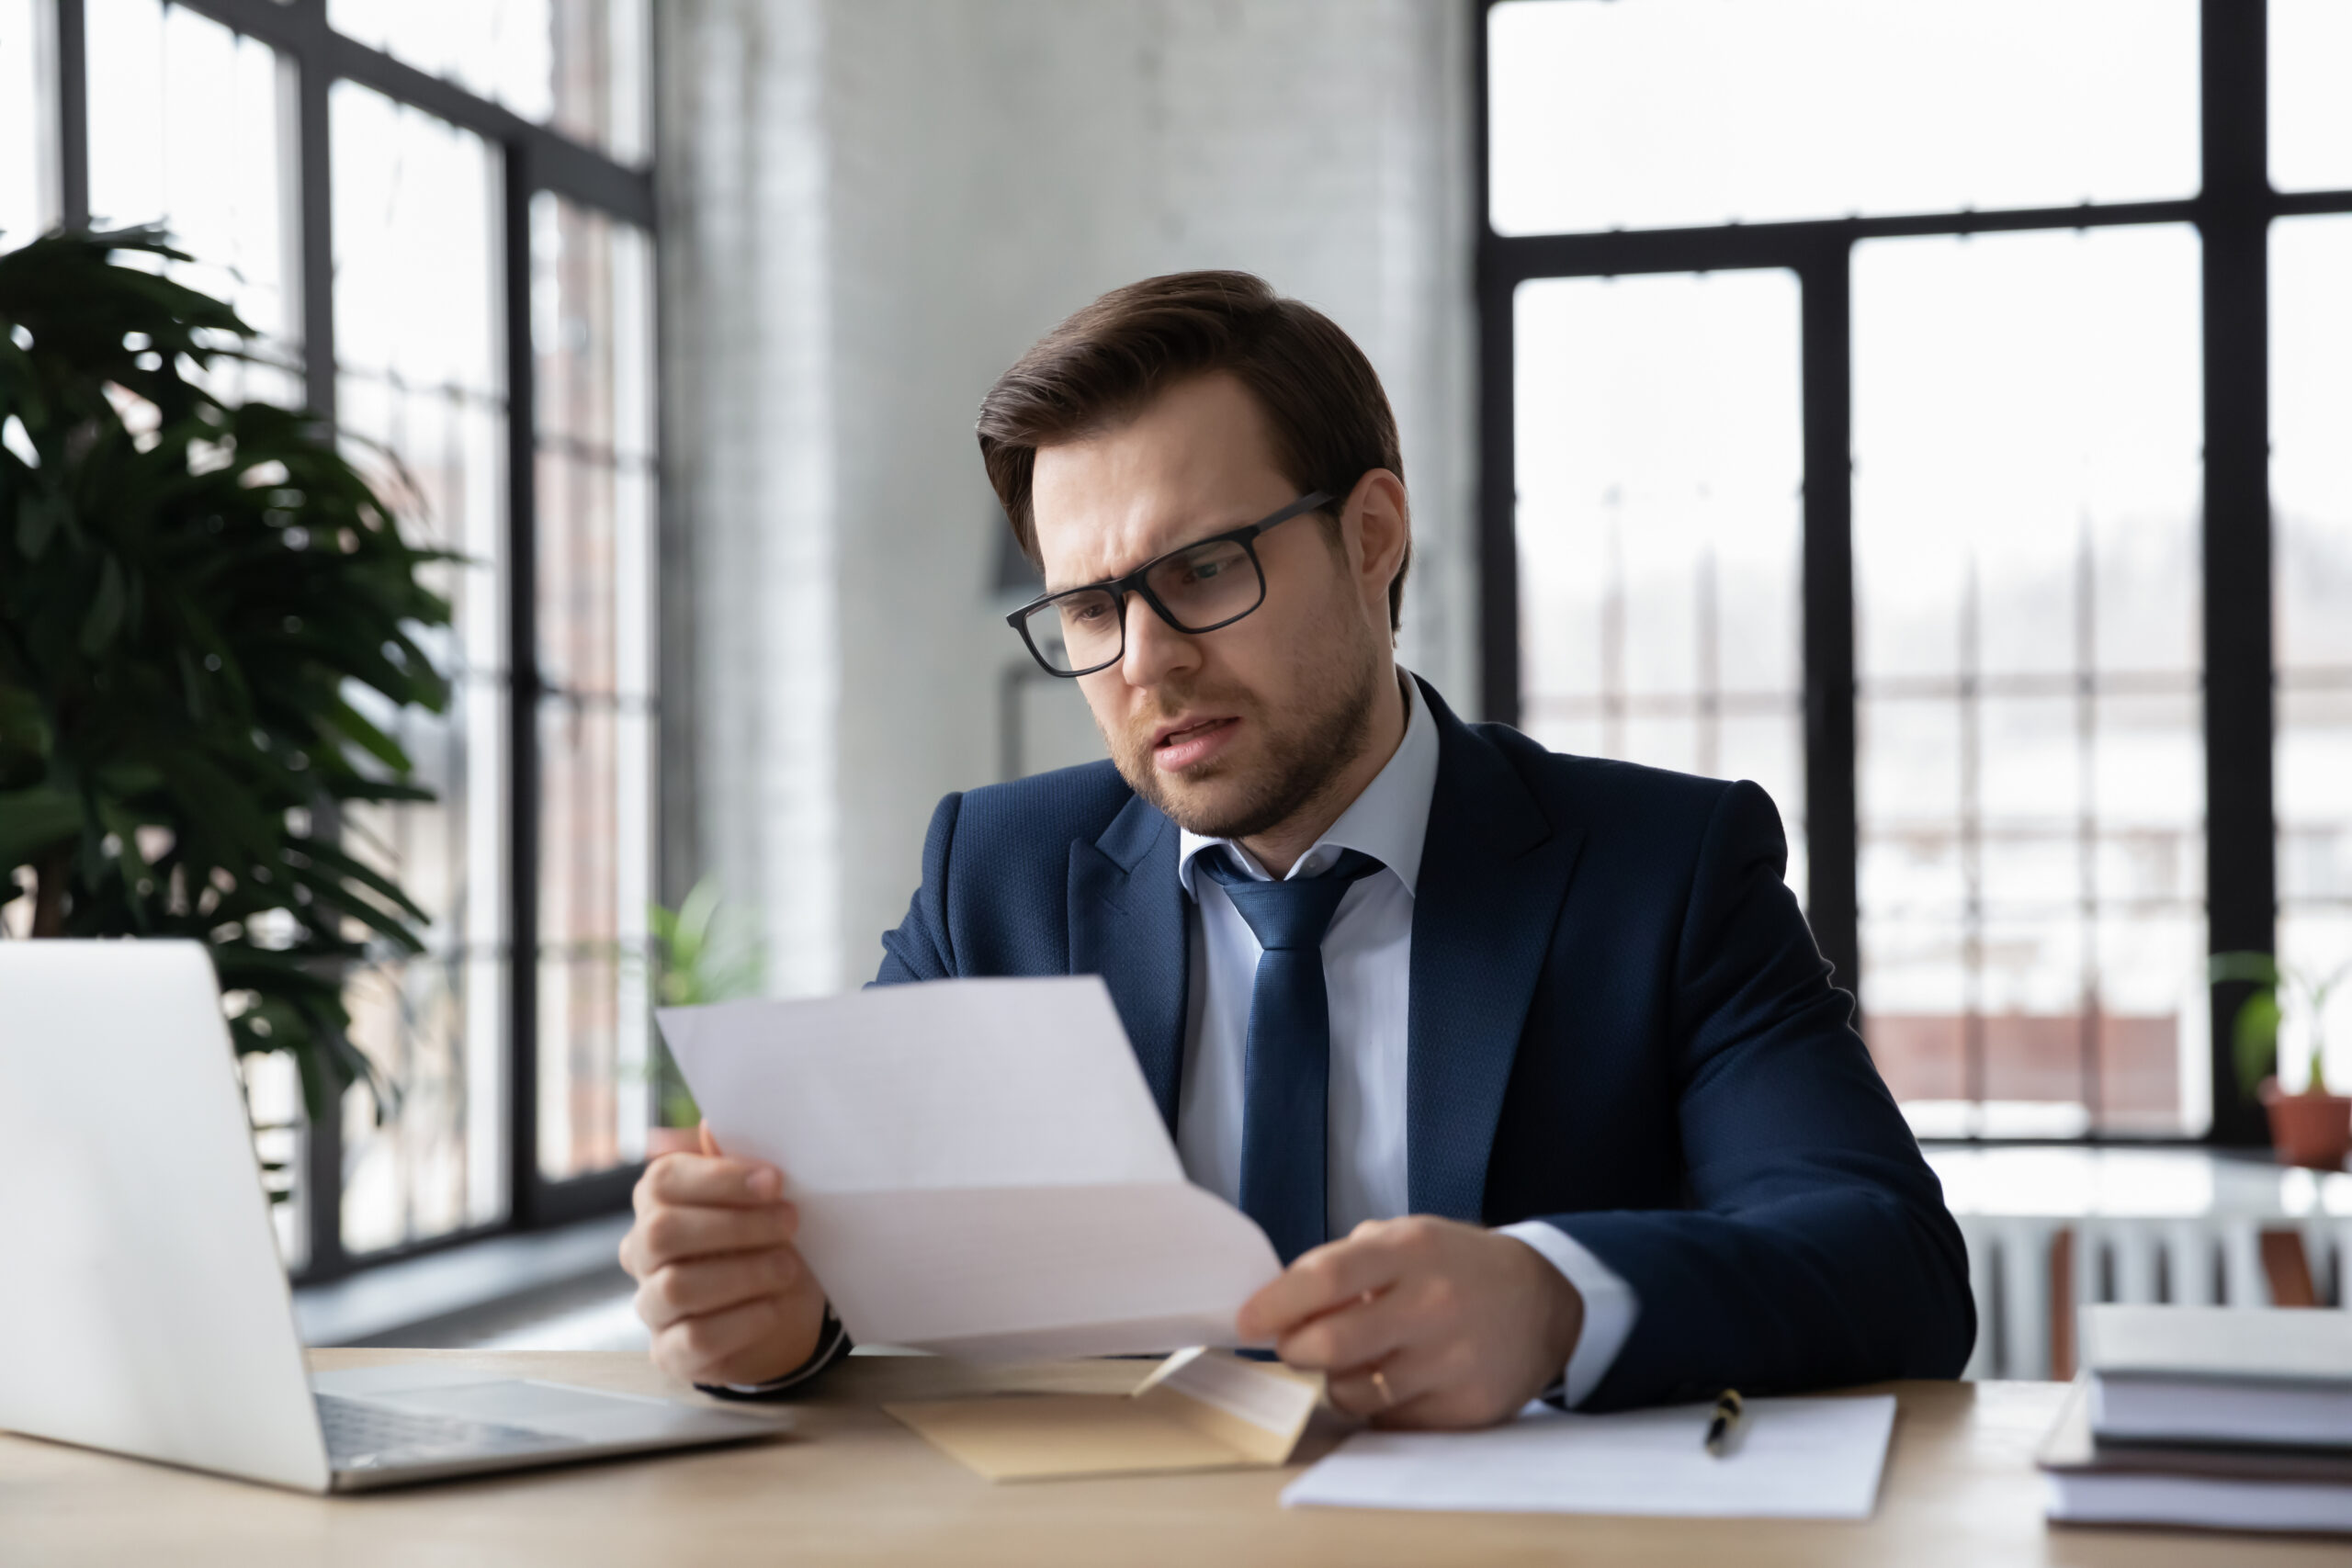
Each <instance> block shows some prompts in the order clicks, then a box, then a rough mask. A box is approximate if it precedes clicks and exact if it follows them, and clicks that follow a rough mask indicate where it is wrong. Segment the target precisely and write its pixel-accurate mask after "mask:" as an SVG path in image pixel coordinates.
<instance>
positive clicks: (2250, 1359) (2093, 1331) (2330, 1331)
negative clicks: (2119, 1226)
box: [2082, 1306, 2352, 1448]
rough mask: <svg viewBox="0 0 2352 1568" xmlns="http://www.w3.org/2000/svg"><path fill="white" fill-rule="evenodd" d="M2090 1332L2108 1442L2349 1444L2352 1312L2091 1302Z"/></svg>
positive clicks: (2093, 1400)
mask: <svg viewBox="0 0 2352 1568" xmlns="http://www.w3.org/2000/svg"><path fill="white" fill-rule="evenodd" d="M2082 1326H2083V1367H2084V1369H2085V1370H2086V1371H2088V1372H2089V1373H2090V1427H2091V1430H2092V1431H2093V1432H2094V1433H2096V1434H2097V1435H2098V1437H2099V1438H2104V1439H2109V1440H2120V1441H2129V1442H2192V1443H2195V1442H2202V1443H2256V1444H2265V1443H2267V1444H2277V1445H2281V1446H2287V1447H2301V1448H2352V1313H2345V1312H2329V1311H2324V1310H2314V1309H2310V1308H2303V1309H2282V1308H2270V1309H2264V1308H2250V1307H2187V1306H2176V1307H2167V1306H2086V1307H2085V1308H2084V1309H2083V1313H2082Z"/></svg>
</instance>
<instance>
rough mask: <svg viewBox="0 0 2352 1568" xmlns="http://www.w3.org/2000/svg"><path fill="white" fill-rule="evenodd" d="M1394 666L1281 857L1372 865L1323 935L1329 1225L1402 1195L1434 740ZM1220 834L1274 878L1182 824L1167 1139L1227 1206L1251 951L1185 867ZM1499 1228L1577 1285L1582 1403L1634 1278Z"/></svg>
mask: <svg viewBox="0 0 2352 1568" xmlns="http://www.w3.org/2000/svg"><path fill="white" fill-rule="evenodd" d="M1399 679H1400V682H1401V684H1402V685H1403V687H1404V691H1405V708H1406V717H1405V738H1404V739H1403V740H1402V741H1401V742H1400V743H1399V744H1398V746H1397V754H1396V755H1395V756H1393V757H1391V758H1389V759H1388V764H1387V766H1385V767H1384V768H1382V769H1381V770H1380V773H1379V775H1378V776H1377V777H1375V778H1374V780H1373V781H1372V783H1370V784H1366V785H1365V786H1364V790H1363V794H1362V795H1358V796H1356V798H1355V800H1354V801H1353V803H1351V805H1350V806H1349V807H1348V808H1347V810H1346V811H1344V812H1342V813H1341V814H1340V819H1339V820H1338V821H1336V822H1334V823H1332V824H1331V827H1330V829H1329V831H1327V832H1326V833H1325V834H1324V835H1323V836H1322V837H1321V838H1320V839H1317V840H1316V841H1315V843H1314V845H1313V846H1312V847H1311V848H1309V849H1308V850H1307V852H1306V853H1305V854H1303V855H1301V856H1300V857H1299V858H1298V863H1296V864H1295V865H1294V866H1292V867H1291V870H1290V874H1291V875H1293V876H1313V875H1316V874H1318V873H1320V872H1321V871H1322V870H1323V869H1324V868H1325V867H1327V866H1329V864H1330V863H1332V862H1333V861H1335V860H1337V859H1338V858H1339V855H1340V851H1342V850H1355V851H1358V852H1362V853H1363V854H1367V855H1370V856H1372V857H1373V858H1374V859H1375V860H1377V861H1379V862H1380V863H1381V865H1382V867H1383V868H1384V869H1382V870H1380V871H1377V872H1374V874H1371V875H1370V876H1366V877H1364V878H1363V879H1361V880H1360V881H1358V882H1356V883H1355V884H1354V885H1353V886H1351V887H1350V888H1349V889H1348V891H1347V893H1346V894H1345V895H1344V896H1343V897H1341V898H1340V907H1339V909H1338V910H1337V912H1335V913H1334V914H1333V915H1332V917H1331V925H1330V929H1329V931H1326V932H1325V933H1324V937H1323V984H1324V987H1325V989H1326V993H1327V994H1328V996H1329V1005H1330V1017H1331V1070H1330V1099H1329V1110H1328V1112H1327V1115H1328V1117H1329V1121H1328V1122H1327V1124H1326V1135H1325V1139H1324V1148H1325V1150H1326V1157H1327V1158H1328V1159H1329V1170H1328V1171H1327V1172H1326V1175H1325V1186H1324V1191H1325V1194H1326V1202H1327V1204H1328V1206H1329V1226H1330V1232H1329V1234H1330V1235H1333V1236H1335V1237H1336V1236H1343V1235H1347V1234H1348V1232H1349V1231H1350V1230H1351V1229H1353V1228H1354V1227H1355V1225H1356V1224H1358V1223H1359V1222H1361V1221H1363V1220H1386V1219H1395V1218H1397V1216H1399V1215H1401V1214H1404V1213H1408V1212H1409V1208H1410V1197H1409V1194H1410V1191H1411V1189H1410V1188H1409V1187H1408V1184H1407V1176H1406V1168H1405V1163H1406V1140H1405V1080H1406V1019H1407V1017H1408V1013H1407V1010H1406V1003H1407V1001H1408V997H1409V990H1410V986H1411V974H1412V964H1411V959H1412V951H1413V890H1414V887H1415V886H1416V885H1417V884H1418V883H1419V879H1420V870H1421V842H1422V840H1423V839H1424V838H1425V837H1426V836H1427V834H1428V831H1429V821H1430V796H1431V795H1432V794H1433V793H1434V792H1435V790H1436V788H1437V764H1438V738H1437V725H1436V724H1435V722H1434V721H1432V720H1431V719H1430V716H1429V715H1428V713H1427V712H1426V711H1425V706H1426V705H1424V704H1423V703H1421V702H1420V701H1419V696H1418V694H1417V693H1416V692H1415V690H1414V687H1413V682H1412V679H1411V677H1409V676H1407V675H1403V674H1402V673H1401V672H1400V676H1399ZM1219 845H1223V846H1224V847H1225V848H1227V850H1229V851H1231V852H1232V854H1233V857H1234V859H1235V860H1236V862H1238V863H1239V864H1240V865H1241V866H1242V868H1243V869H1244V870H1246V871H1247V872H1248V873H1249V874H1250V875H1251V876H1253V877H1256V878H1258V879H1259V880H1261V881H1269V880H1272V879H1271V878H1270V877H1269V876H1268V874H1267V873H1266V870H1265V868H1264V867H1263V866H1261V865H1260V864H1259V863H1258V862H1257V859H1256V858H1255V857H1254V856H1252V855H1251V854H1250V852H1249V851H1247V850H1245V849H1243V848H1242V847H1241V846H1240V845H1239V844H1237V843H1234V842H1232V841H1231V840H1225V839H1204V838H1201V837H1199V836H1198V835H1196V834H1193V833H1189V832H1182V831H1181V830H1180V832H1179V836H1178V840H1177V862H1176V875H1177V879H1178V880H1179V881H1180V882H1181V883H1182V885H1183V887H1184V891H1185V893H1186V894H1187V895H1188V896H1189V897H1190V899H1191V901H1192V907H1191V911H1190V913H1189V915H1188V917H1187V919H1186V924H1187V926H1188V927H1189V928H1190V941H1191V942H1192V964H1191V966H1190V971H1191V994H1190V996H1189V997H1188V998H1187V1003H1186V1009H1185V1022H1184V1079H1183V1089H1182V1098H1181V1099H1180V1100H1179V1101H1178V1107H1177V1113H1176V1145H1177V1148H1178V1150H1179V1151H1180V1152H1181V1153H1182V1156H1183V1160H1184V1174H1185V1175H1186V1176H1188V1177H1190V1178H1191V1179H1193V1181H1194V1182H1195V1183H1197V1184H1198V1185H1200V1186H1202V1187H1205V1188H1207V1189H1208V1190H1210V1191H1212V1192H1215V1193H1216V1194H1217V1195H1219V1196H1220V1197H1222V1198H1224V1199H1225V1200H1226V1201H1228V1202H1231V1203H1235V1204H1237V1205H1238V1203H1239V1202H1240V1201H1241V1125H1242V1116H1241V1100H1242V1082H1243V1078H1242V1060H1243V1055H1244V1048H1245V1046H1246V1044H1247V1043H1248V1041H1249V1038H1250V997H1251V994H1252V992H1253V991H1254V990H1255V988H1256V985H1257V977H1258V958H1259V954H1260V953H1261V951H1262V950H1261V948H1260V947H1259V945H1258V939H1257V938H1256V937H1255V936H1254V935H1252V934H1251V932H1250V926H1249V923H1248V922H1247V921H1245V920H1244V919H1242V918H1241V912H1240V911H1239V910H1238V909H1237V908H1234V905H1233V900H1232V899H1231V898H1230V897H1227V895H1226V891H1225V889H1224V887H1223V886H1220V885H1219V884H1218V882H1217V880H1216V878H1215V877H1213V876H1209V875H1205V874H1203V875H1199V876H1195V875H1194V874H1193V857H1195V856H1197V855H1198V854H1199V853H1200V852H1202V851H1203V850H1207V849H1214V848H1216V847H1217V846H1219ZM1502 1234H1503V1235H1509V1236H1515V1237H1517V1238H1518V1239H1519V1240H1521V1241H1522V1242H1525V1243H1526V1244H1527V1245H1528V1246H1529V1247H1533V1248H1534V1249H1535V1250H1536V1251H1537V1252H1539V1253H1541V1254H1542V1255H1543V1256H1544V1258H1546V1259H1547V1260H1549V1261H1550V1263H1551V1264H1552V1266H1553V1267H1554V1268H1555V1269H1558V1270H1559V1271H1560V1272H1561V1273H1562V1274H1563V1275H1565V1276H1566V1278H1567V1280H1568V1282H1569V1283H1570V1284H1572V1285H1574V1286H1575V1287H1576V1288H1577V1292H1578V1293H1579V1294H1581V1295H1582V1296H1583V1297H1584V1314H1585V1315H1584V1333H1583V1335H1582V1337H1579V1338H1578V1339H1577V1345H1576V1349H1575V1351H1574V1352H1573V1353H1572V1354H1571V1355H1570V1357H1569V1358H1568V1364H1567V1367H1566V1372H1565V1375H1564V1379H1563V1384H1562V1396H1563V1398H1564V1399H1565V1400H1566V1403H1567V1404H1570V1405H1571V1406H1573V1405H1576V1404H1580V1403H1582V1401H1583V1400H1584V1397H1585V1396H1586V1395H1587V1394H1589V1393H1591V1392H1592V1390H1593V1388H1594V1386H1595V1385H1596V1384H1598V1383H1599V1382H1600V1380H1601V1378H1602V1377H1603V1376H1604V1375H1606V1374H1607V1372H1608V1371H1609V1367H1610V1363H1611V1362H1612V1361H1614V1360H1615V1359H1617V1352H1618V1351H1619V1349H1621V1348H1623V1345H1624V1343H1625V1337H1626V1336H1627V1335H1629V1334H1631V1333H1632V1332H1633V1328H1634V1318H1635V1316H1636V1315H1638V1314H1639V1313H1640V1311H1641V1303H1640V1302H1639V1301H1638V1300H1637V1299H1636V1298H1635V1296H1634V1291H1633V1288H1632V1287H1631V1286H1629V1285H1627V1284H1626V1283H1625V1281H1624V1280H1621V1279H1619V1278H1618V1277H1617V1275H1616V1274H1615V1273H1613V1272H1612V1271H1611V1269H1609V1267H1608V1266H1607V1265H1606V1264H1604V1263H1602V1262H1601V1261H1600V1258H1596V1257H1594V1256H1593V1255H1592V1253H1591V1252H1590V1251H1589V1250H1587V1249H1586V1248H1585V1247H1583V1246H1582V1245H1581V1244H1579V1243H1578V1242H1577V1241H1576V1240H1575V1239H1574V1238H1573V1237H1571V1236H1569V1235H1566V1234H1565V1233H1564V1232H1562V1231H1561V1230H1559V1229H1558V1228H1557V1227H1556V1226H1554V1225H1548V1224H1544V1222H1543V1221H1541V1220H1528V1221H1524V1222H1522V1223H1521V1224H1514V1225H1505V1226H1503V1227H1502Z"/></svg>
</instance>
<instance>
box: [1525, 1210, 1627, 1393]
mask: <svg viewBox="0 0 2352 1568" xmlns="http://www.w3.org/2000/svg"><path fill="white" fill-rule="evenodd" d="M1495 1234H1496V1235H1507V1236H1510V1237H1511V1238H1513V1239H1514V1240H1517V1241H1523V1242H1525V1243H1526V1244H1527V1245H1528V1246H1530V1247H1533V1248H1534V1249H1535V1250H1536V1251H1537V1252H1540V1253H1542V1254H1543V1255H1544V1261H1545V1262H1547V1263H1549V1264H1551V1265H1552V1267H1553V1268H1555V1269H1558V1270H1559V1271H1560V1274H1561V1277H1562V1278H1563V1279H1565V1280H1567V1282H1568V1283H1569V1284H1571V1285H1574V1286H1575V1287H1576V1288H1577V1294H1578V1295H1580V1296H1582V1297H1583V1298H1584V1332H1583V1333H1582V1334H1580V1335H1578V1336H1577V1345H1576V1348H1575V1349H1574V1350H1572V1351H1570V1352H1569V1353H1568V1366H1567V1371H1566V1372H1565V1373H1564V1374H1563V1375H1562V1379H1561V1389H1560V1400H1561V1403H1562V1404H1566V1406H1567V1407H1568V1408H1569V1409H1571V1410H1574V1409H1575V1408H1576V1407H1577V1405H1579V1404H1583V1403H1584V1401H1585V1396H1586V1395H1587V1394H1589V1393H1591V1392H1592V1391H1593V1390H1594V1389H1595V1388H1597V1387H1599V1386H1600V1380H1601V1379H1602V1378H1604V1377H1607V1376H1608V1375H1609V1369H1610V1368H1611V1366H1613V1365H1614V1364H1615V1363H1616V1360H1617V1352H1618V1351H1620V1350H1622V1349H1623V1348H1625V1339H1626V1337H1627V1336H1628V1335H1630V1334H1632V1333H1633V1332H1634V1320H1635V1319H1637V1318H1639V1317H1640V1316H1641V1315H1642V1299H1641V1297H1639V1296H1637V1295H1635V1294H1634V1287H1633V1286H1631V1285H1629V1284H1627V1283H1625V1281H1624V1280H1621V1279H1619V1278H1618V1277H1617V1276H1616V1274H1615V1273H1614V1272H1613V1271H1612V1270H1611V1269H1610V1267H1609V1265H1608V1264H1606V1263H1603V1262H1602V1261H1601V1260H1600V1258H1595V1257H1594V1256H1593V1255H1592V1253H1591V1251H1590V1250H1589V1248H1587V1247H1585V1245H1584V1244H1583V1243H1582V1242H1580V1241H1578V1240H1577V1239H1576V1237H1574V1236H1572V1235H1568V1233H1567V1232H1566V1231H1564V1230H1562V1229H1560V1227H1559V1226H1557V1225H1552V1224H1544V1222H1543V1221H1542V1220H1521V1222H1520V1223H1519V1224H1515V1225H1503V1226H1500V1227H1499V1228H1498V1229H1497V1231H1496V1232H1495Z"/></svg>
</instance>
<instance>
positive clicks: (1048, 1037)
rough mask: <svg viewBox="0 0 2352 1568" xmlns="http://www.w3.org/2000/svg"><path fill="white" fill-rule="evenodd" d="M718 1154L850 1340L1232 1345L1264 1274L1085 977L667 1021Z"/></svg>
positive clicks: (1030, 1348)
mask: <svg viewBox="0 0 2352 1568" xmlns="http://www.w3.org/2000/svg"><path fill="white" fill-rule="evenodd" d="M658 1016H659V1018H660V1021H661V1024H662V1037H663V1038H664V1039H665V1040H666V1041H667V1042H668V1043H669V1045H670V1050H671V1053H672V1055H674V1056H675V1057H676V1058H677V1061H678V1066H679V1067H680V1069H681V1070H682V1071H683V1072H684V1075H685V1079H686V1085H687V1087H688V1088H689V1089H692V1090H693V1091H694V1096H695V1102H696V1103H697V1104H699V1105H700V1106H701V1107H702V1110H703V1114H704V1115H705V1116H707V1118H709V1121H710V1126H711V1131H712V1132H713V1133H714V1134H716V1135H717V1136H718V1144H719V1146H720V1147H721V1148H723V1149H725V1150H727V1151H728V1152H729V1154H738V1155H748V1156H753V1157H755V1158H759V1159H764V1160H768V1161H771V1162H773V1163H774V1164H775V1166H776V1167H778V1168H780V1169H782V1170H783V1171H784V1173H785V1182H786V1195H787V1196H788V1197H790V1198H791V1200H792V1201H793V1202H794V1203H796V1204H797V1206H798V1207H799V1210H800V1216H801V1219H800V1235H799V1237H798V1241H797V1245H798V1247H799V1248H800V1251H801V1255H802V1256H803V1257H805V1258H807V1259H808V1260H809V1267H810V1268H811V1269H813V1270H815V1272H816V1275H817V1278H818V1280H820V1282H822V1284H823V1285H824V1287H825V1292H826V1294H827V1296H828V1297H829V1298H830V1299H831V1302H832V1303H833V1310H834V1311H835V1312H836V1313H837V1314H840V1316H841V1319H842V1324H843V1325H844V1326H846V1327H847V1328H848V1330H849V1332H850V1335H851V1337H854V1338H855V1339H857V1340H859V1341H860V1342H862V1343H866V1344H882V1345H905V1346H912V1347H915V1348H922V1349H930V1350H939V1351H943V1352H945V1353H949V1354H956V1355H963V1356H968V1357H973V1358H978V1359H1006V1358H1025V1357H1045V1356H1086V1355H1111V1354H1119V1353H1125V1352H1138V1351H1151V1350H1168V1349H1173V1348H1178V1347H1182V1346H1187V1345H1232V1344H1235V1343H1236V1340H1235V1338H1234V1334H1233V1317H1234V1314H1235V1313H1236V1312H1237V1311H1238V1310H1239V1308H1240V1306H1241V1303H1243V1302H1245V1301H1247V1300H1248V1299H1249V1298H1250V1294H1251V1293H1252V1292H1255V1291H1256V1290H1257V1289H1258V1288H1259V1287H1260V1286H1261V1285H1263V1284H1264V1283H1265V1282H1266V1281H1267V1280H1272V1278H1273V1277H1274V1276H1275V1275H1276V1274H1277V1273H1278V1272H1280V1271H1281V1266H1280V1264H1279V1262H1278V1261H1277V1260H1276V1258H1275V1257H1274V1249H1273V1247H1272V1243H1270V1242H1268V1241H1267V1239H1266V1235H1265V1233H1264V1232H1263V1231H1261V1230H1260V1229H1259V1228H1258V1226H1257V1224H1255V1223H1254V1222H1252V1221H1251V1220H1250V1218H1249V1217H1248V1216H1247V1215H1245V1214H1243V1213H1241V1212H1240V1211H1239V1210H1238V1209H1235V1208H1234V1207H1233V1206H1232V1205H1231V1204H1229V1203H1227V1202H1226V1201H1224V1200H1222V1199H1220V1198H1218V1197H1216V1196H1215V1195H1214V1194H1212V1193H1209V1192H1205V1191H1204V1190H1201V1189H1199V1188H1197V1187H1194V1186H1193V1185H1191V1184H1190V1183H1189V1182H1187V1181H1186V1180H1185V1179H1184V1171H1183V1166H1182V1162H1181V1161H1180V1160H1179V1159H1178V1157H1177V1154H1176V1148H1175V1145H1174V1144H1173V1143H1172V1142H1171V1141H1170V1138H1169V1136H1168V1130H1167V1128H1166V1127H1165V1126H1164V1125H1163V1124H1162V1123H1161V1122H1160V1120H1159V1108H1158V1107H1157V1106H1155V1105H1154V1104H1153V1103H1152V1099H1151V1091H1150V1089H1149V1088H1148V1086H1147V1085H1146V1084H1145V1083H1144V1080H1143V1073H1142V1071H1141V1069H1140V1068H1139V1067H1137V1066H1136V1059H1135V1054H1134V1052H1133V1051H1132V1050H1131V1049H1130V1048H1129V1046H1128V1044H1127V1039H1126V1032H1125V1030H1123V1029H1122V1028H1121V1027H1120V1025H1119V1015H1118V1012H1117V1010H1116V1009H1114V1007H1113V1006H1112V1003H1111V997H1110V993H1109V992H1108V991H1106V990H1105V989H1104V988H1103V982H1102V981H1101V980H1100V979H1099V978H1096V977H1095V976H1079V977H1075V978H1067V979H1063V978H1056V979H1034V980H1033V979H1023V980H939V981H933V982H930V983H928V984H924V985H914V986H885V987H876V988H875V989H873V990H868V991H855V992H852V993H850V994H848V995H846V996H839V997H825V998H816V999H813V1000H808V1001H749V1002H724V1003H719V1004H718V1005H715V1006H711V1007H700V1008H672V1009H664V1010H662V1012H661V1013H660V1014H659V1015H658Z"/></svg>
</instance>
